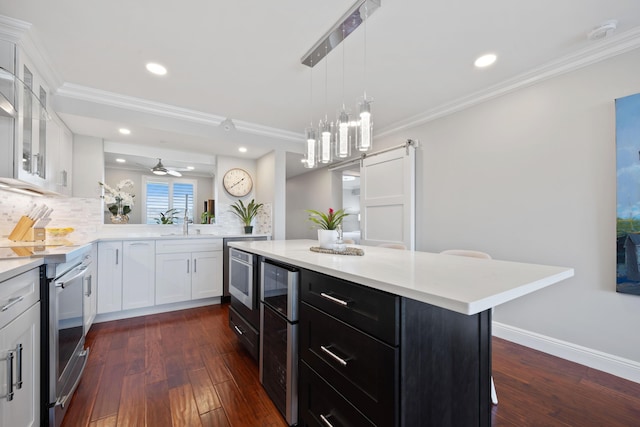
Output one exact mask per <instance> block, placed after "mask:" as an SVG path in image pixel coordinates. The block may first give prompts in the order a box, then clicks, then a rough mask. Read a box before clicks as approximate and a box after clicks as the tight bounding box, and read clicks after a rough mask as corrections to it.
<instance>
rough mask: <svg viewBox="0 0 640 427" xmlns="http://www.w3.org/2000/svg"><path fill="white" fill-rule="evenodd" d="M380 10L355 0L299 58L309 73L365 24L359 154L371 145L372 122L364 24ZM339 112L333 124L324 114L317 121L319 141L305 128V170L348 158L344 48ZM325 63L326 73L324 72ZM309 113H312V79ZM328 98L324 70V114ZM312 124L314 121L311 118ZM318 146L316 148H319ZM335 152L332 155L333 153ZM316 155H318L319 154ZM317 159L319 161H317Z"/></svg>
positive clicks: (374, 3) (374, 0) (372, 1)
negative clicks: (308, 69)
mask: <svg viewBox="0 0 640 427" xmlns="http://www.w3.org/2000/svg"><path fill="white" fill-rule="evenodd" d="M379 7H380V0H358V1H356V3H355V4H354V5H353V6H351V8H350V9H349V10H348V11H347V12H346V13H345V14H344V15H343V16H342V17H341V18H340V19H339V20H338V21H337V22H336V23H335V24H334V25H333V26H332V27H331V28H330V29H329V31H327V32H326V33H325V35H324V36H323V37H321V38H320V40H318V41H317V42H316V43H315V44H314V45H313V47H312V48H311V49H309V51H307V53H306V54H305V55H304V56H303V57H302V59H301V62H302V64H304V65H307V66H309V67H310V68H311V69H312V70H313V67H314V65H316V64H317V63H318V62H319V61H321V60H322V59H323V58H324V59H325V61H327V59H326V56H327V55H328V54H329V52H331V50H333V49H334V48H335V47H336V46H338V45H339V44H340V43H341V42H343V41H344V39H345V38H346V37H347V36H349V34H351V33H352V32H353V31H354V30H355V29H356V28H358V27H359V26H360V24H362V23H363V22H364V67H363V85H364V87H365V91H364V96H363V98H362V100H361V101H360V102H359V103H358V107H359V108H358V111H359V120H358V122H357V126H355V129H356V141H355V142H356V148H357V149H358V150H359V151H368V150H370V149H371V148H372V142H373V121H372V120H371V102H372V99H370V98H367V93H366V76H367V56H366V50H367V32H366V27H367V24H366V21H367V19H369V17H370V16H371V14H372V13H373V12H374V11H375V10H377V9H378V8H379ZM342 57H343V59H342V97H343V103H342V109H341V110H340V113H339V114H338V119H337V120H336V122H335V123H333V122H329V121H328V119H327V115H326V114H325V118H324V120H321V121H320V125H319V128H318V133H319V136H320V138H321V139H320V141H319V142H318V141H317V139H316V130H315V129H314V128H313V126H312V127H308V128H306V129H305V137H306V141H307V145H306V153H305V156H306V157H305V160H304V161H305V167H307V168H314V167H316V166H317V165H318V164H319V163H323V164H327V163H331V162H332V161H333V156H334V155H335V157H336V158H348V157H350V155H351V137H350V133H351V130H350V128H352V126H351V123H352V121H351V118H350V117H349V114H348V112H347V111H346V108H345V103H344V74H345V73H344V66H345V65H344V64H345V53H344V45H343V50H342ZM326 67H327V66H326V63H325V70H326ZM311 86H312V88H311V110H313V76H312V78H311ZM326 98H327V72H326V71H325V111H326V108H327V105H326V103H327V102H326ZM311 123H313V118H312V119H311ZM318 144H319V147H318ZM334 151H335V153H334ZM318 152H319V153H318ZM318 157H319V158H318Z"/></svg>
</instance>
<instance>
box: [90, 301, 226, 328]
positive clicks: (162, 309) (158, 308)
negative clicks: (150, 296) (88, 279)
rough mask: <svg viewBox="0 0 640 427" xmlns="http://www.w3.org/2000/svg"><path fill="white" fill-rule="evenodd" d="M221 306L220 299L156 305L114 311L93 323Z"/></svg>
mask: <svg viewBox="0 0 640 427" xmlns="http://www.w3.org/2000/svg"><path fill="white" fill-rule="evenodd" d="M214 304H220V297H213V298H203V299H198V300H192V301H184V302H176V303H172V304H162V305H154V306H151V307H145V308H137V309H134V310H123V311H114V312H112V313H102V314H98V315H96V318H95V319H94V321H93V323H102V322H110V321H112V320H121V319H130V318H132V317H138V316H147V315H149V314H159V313H166V312H168V311H177V310H185V309H187V308H196V307H204V306H205V305H214Z"/></svg>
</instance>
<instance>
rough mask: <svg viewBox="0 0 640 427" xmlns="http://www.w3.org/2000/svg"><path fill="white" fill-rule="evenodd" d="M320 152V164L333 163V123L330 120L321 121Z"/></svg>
mask: <svg viewBox="0 0 640 427" xmlns="http://www.w3.org/2000/svg"><path fill="white" fill-rule="evenodd" d="M318 128H319V129H320V150H319V151H320V152H319V153H318V161H319V162H320V163H325V164H326V163H331V162H332V161H333V151H332V148H333V147H332V142H333V132H332V130H333V129H332V128H333V123H331V122H329V121H328V120H326V119H325V120H321V121H320V125H319V126H318Z"/></svg>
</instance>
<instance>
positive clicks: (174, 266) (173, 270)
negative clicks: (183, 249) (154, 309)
mask: <svg viewBox="0 0 640 427" xmlns="http://www.w3.org/2000/svg"><path fill="white" fill-rule="evenodd" d="M190 299H191V253H176V254H157V255H156V305H160V304H168V303H172V302H180V301H187V300H190Z"/></svg>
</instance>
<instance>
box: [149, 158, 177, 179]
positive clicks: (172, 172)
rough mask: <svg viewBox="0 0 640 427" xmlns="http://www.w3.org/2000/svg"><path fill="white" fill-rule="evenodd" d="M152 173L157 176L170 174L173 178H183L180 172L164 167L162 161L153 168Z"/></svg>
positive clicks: (159, 160)
mask: <svg viewBox="0 0 640 427" xmlns="http://www.w3.org/2000/svg"><path fill="white" fill-rule="evenodd" d="M151 172H153V173H154V174H155V175H167V174H169V175H171V176H178V177H179V176H182V174H181V173H180V172H178V171H175V170H172V169H167V168H165V167H164V165H163V164H162V160H161V159H158V164H157V165H155V166H154V167H152V168H151Z"/></svg>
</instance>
